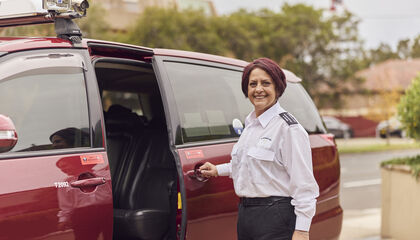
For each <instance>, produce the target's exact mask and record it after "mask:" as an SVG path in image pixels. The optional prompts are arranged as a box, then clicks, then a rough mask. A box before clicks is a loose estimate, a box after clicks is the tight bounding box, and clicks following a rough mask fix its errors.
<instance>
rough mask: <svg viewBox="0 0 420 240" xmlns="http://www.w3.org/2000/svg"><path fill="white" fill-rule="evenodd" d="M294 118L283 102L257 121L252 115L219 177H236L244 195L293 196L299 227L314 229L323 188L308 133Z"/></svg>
mask: <svg viewBox="0 0 420 240" xmlns="http://www.w3.org/2000/svg"><path fill="white" fill-rule="evenodd" d="M281 113H282V115H283V117H281V116H280V114H281ZM284 115H286V116H284ZM290 116H291V115H290V114H287V113H286V111H285V110H284V109H283V108H282V107H281V106H280V104H279V103H276V104H274V105H273V106H272V107H271V108H269V109H267V110H266V111H265V112H264V113H263V114H261V115H260V116H259V117H258V118H257V117H256V115H255V112H254V111H253V112H251V113H250V114H249V115H248V116H247V118H246V120H245V129H244V131H243V133H242V134H241V137H240V138H239V140H238V142H237V143H236V144H235V145H234V147H233V149H232V153H231V156H232V159H231V161H230V163H225V164H220V165H217V166H216V167H217V172H218V174H219V176H230V177H231V178H232V179H233V183H234V187H235V192H236V194H237V195H238V196H239V197H268V196H287V197H288V196H290V197H292V202H291V203H292V205H293V206H295V214H296V226H295V229H297V230H303V231H309V228H310V225H311V221H312V217H313V216H314V215H315V208H316V197H318V195H319V188H318V184H317V183H316V181H315V178H314V175H313V170H312V155H311V146H310V143H309V137H308V134H307V133H306V131H305V129H304V128H303V127H302V126H301V125H300V124H299V123H297V121H296V120H295V119H294V118H293V117H291V118H290Z"/></svg>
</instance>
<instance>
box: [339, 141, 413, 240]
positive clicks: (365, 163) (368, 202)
mask: <svg viewBox="0 0 420 240" xmlns="http://www.w3.org/2000/svg"><path fill="white" fill-rule="evenodd" d="M418 154H420V149H411V150H398V151H386V152H376V153H362V154H342V155H340V162H341V192H340V200H341V206H342V208H343V210H344V219H343V227H342V231H341V235H340V240H381V238H380V228H381V172H380V163H381V162H382V161H385V160H390V159H393V158H397V157H405V156H415V155H418Z"/></svg>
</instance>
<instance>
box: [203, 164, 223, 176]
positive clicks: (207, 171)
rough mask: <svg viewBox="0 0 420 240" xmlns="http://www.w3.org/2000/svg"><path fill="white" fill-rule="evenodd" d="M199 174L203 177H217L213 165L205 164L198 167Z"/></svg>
mask: <svg viewBox="0 0 420 240" xmlns="http://www.w3.org/2000/svg"><path fill="white" fill-rule="evenodd" d="M200 172H201V174H202V175H203V176H204V177H217V176H219V175H218V173H217V168H216V166H215V165H213V164H211V163H209V162H206V163H204V164H203V165H201V167H200Z"/></svg>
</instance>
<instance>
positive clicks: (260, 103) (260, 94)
mask: <svg viewBox="0 0 420 240" xmlns="http://www.w3.org/2000/svg"><path fill="white" fill-rule="evenodd" d="M276 95H277V94H276V87H275V84H274V82H273V79H271V77H270V75H268V73H266V72H265V71H264V70H262V69H260V68H255V69H254V70H252V71H251V73H250V74H249V82H248V98H249V100H250V101H251V103H252V104H253V105H254V108H255V114H256V115H257V117H258V116H260V115H261V114H262V113H264V112H265V110H267V109H269V108H270V107H271V106H273V105H274V104H275V103H276V102H277V98H276Z"/></svg>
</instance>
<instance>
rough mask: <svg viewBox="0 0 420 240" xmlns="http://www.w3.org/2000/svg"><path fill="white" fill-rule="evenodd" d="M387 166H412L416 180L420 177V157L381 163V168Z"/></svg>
mask: <svg viewBox="0 0 420 240" xmlns="http://www.w3.org/2000/svg"><path fill="white" fill-rule="evenodd" d="M386 165H407V166H410V168H411V172H412V173H413V176H414V177H416V179H417V180H418V179H419V176H420V155H417V156H414V157H405V158H395V159H392V160H388V161H384V162H382V163H381V167H384V166H386Z"/></svg>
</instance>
